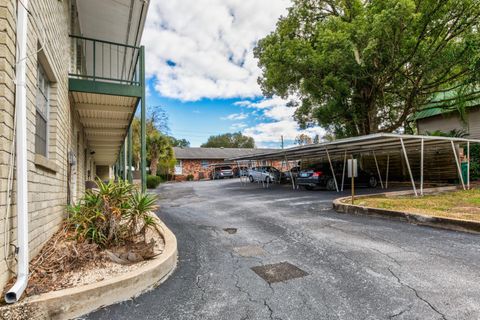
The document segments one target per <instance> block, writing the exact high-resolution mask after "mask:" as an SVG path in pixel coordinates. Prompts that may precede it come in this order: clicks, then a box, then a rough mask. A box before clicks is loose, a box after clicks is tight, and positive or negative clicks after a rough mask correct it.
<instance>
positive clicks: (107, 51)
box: [69, 35, 143, 86]
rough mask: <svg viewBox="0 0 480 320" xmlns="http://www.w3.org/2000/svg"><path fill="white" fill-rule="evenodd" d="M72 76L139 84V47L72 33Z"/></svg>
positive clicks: (140, 52)
mask: <svg viewBox="0 0 480 320" xmlns="http://www.w3.org/2000/svg"><path fill="white" fill-rule="evenodd" d="M70 39H71V46H72V47H71V48H72V63H71V68H70V73H69V77H71V78H77V79H84V80H91V81H99V82H109V83H119V84H126V85H135V86H140V85H141V81H140V76H141V74H142V70H140V68H141V66H140V63H139V61H140V55H141V54H143V53H142V50H140V47H135V46H130V45H125V44H121V43H115V42H110V41H104V40H98V39H92V38H86V37H81V36H74V35H70Z"/></svg>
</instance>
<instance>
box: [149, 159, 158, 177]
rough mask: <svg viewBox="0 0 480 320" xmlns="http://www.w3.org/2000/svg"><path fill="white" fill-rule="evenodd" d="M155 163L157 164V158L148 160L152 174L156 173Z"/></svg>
mask: <svg viewBox="0 0 480 320" xmlns="http://www.w3.org/2000/svg"><path fill="white" fill-rule="evenodd" d="M157 165H158V159H156V158H153V159H152V160H151V161H150V174H151V175H153V176H156V175H157Z"/></svg>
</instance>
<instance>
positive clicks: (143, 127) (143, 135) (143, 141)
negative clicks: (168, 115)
mask: <svg viewBox="0 0 480 320" xmlns="http://www.w3.org/2000/svg"><path fill="white" fill-rule="evenodd" d="M140 86H141V88H142V97H141V99H142V109H141V112H140V145H141V147H140V148H141V149H140V158H141V160H140V171H141V179H142V192H145V191H146V190H147V122H146V118H147V103H146V94H145V47H144V46H141V47H140Z"/></svg>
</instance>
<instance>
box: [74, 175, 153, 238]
mask: <svg viewBox="0 0 480 320" xmlns="http://www.w3.org/2000/svg"><path fill="white" fill-rule="evenodd" d="M97 186H98V191H92V190H87V192H86V193H85V196H84V197H83V198H82V199H81V200H80V201H79V202H78V203H77V204H76V205H73V206H69V207H68V208H67V211H68V213H69V217H68V220H67V225H68V227H69V229H70V230H72V231H73V234H74V237H75V238H76V239H77V241H87V242H91V243H96V244H98V245H100V246H102V247H111V246H115V245H118V244H123V243H125V242H128V241H134V240H135V237H137V236H138V235H143V237H144V238H145V231H146V229H147V228H149V227H151V226H152V225H153V222H152V219H151V217H150V216H149V215H148V212H150V211H153V210H155V209H156V205H155V202H156V198H155V196H153V195H149V194H143V193H140V192H138V190H137V189H135V187H134V186H133V185H131V184H129V183H128V182H125V181H119V182H117V183H114V182H108V183H105V182H102V181H101V180H97Z"/></svg>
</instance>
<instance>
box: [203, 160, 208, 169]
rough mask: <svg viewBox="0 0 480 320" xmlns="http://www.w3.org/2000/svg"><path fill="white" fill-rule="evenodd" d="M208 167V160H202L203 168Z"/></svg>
mask: <svg viewBox="0 0 480 320" xmlns="http://www.w3.org/2000/svg"><path fill="white" fill-rule="evenodd" d="M207 167H208V160H202V168H207Z"/></svg>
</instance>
